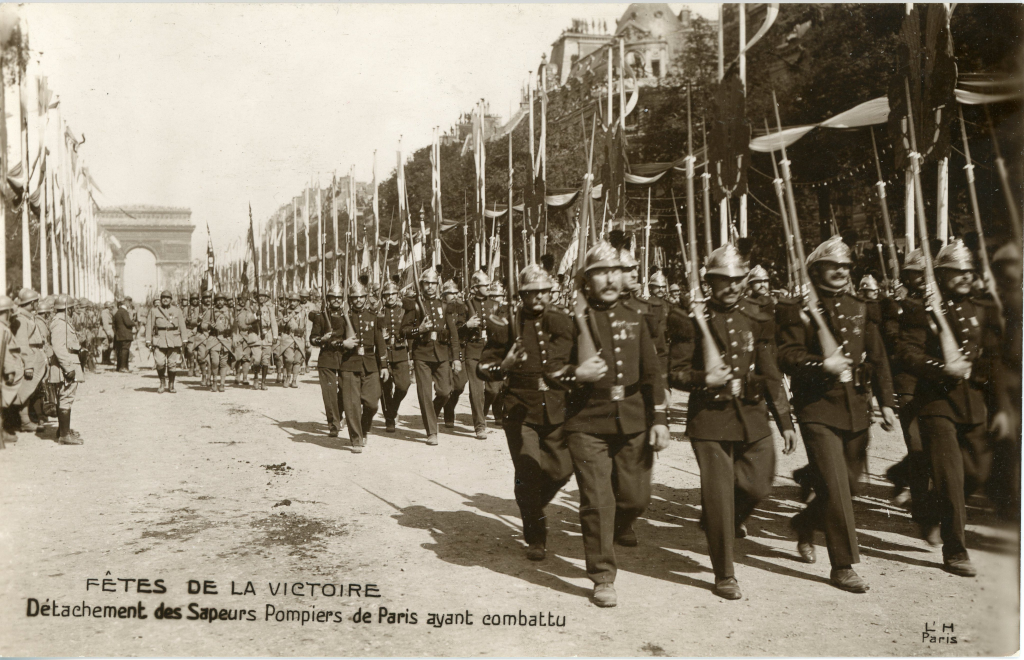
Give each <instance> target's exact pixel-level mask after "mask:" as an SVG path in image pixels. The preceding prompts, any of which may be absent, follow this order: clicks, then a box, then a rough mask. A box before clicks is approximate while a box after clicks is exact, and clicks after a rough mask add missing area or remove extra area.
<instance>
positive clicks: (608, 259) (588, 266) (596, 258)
mask: <svg viewBox="0 0 1024 660" xmlns="http://www.w3.org/2000/svg"><path fill="white" fill-rule="evenodd" d="M621 267H622V262H621V261H619V251H618V250H616V249H615V248H613V247H612V244H611V243H609V242H608V241H605V240H601V241H599V242H598V243H597V245H595V246H594V247H592V248H590V249H589V250H587V256H586V257H585V258H584V261H583V272H585V273H586V272H590V271H591V270H593V269H595V268H621Z"/></svg>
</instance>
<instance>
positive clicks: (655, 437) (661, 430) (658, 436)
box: [647, 424, 672, 451]
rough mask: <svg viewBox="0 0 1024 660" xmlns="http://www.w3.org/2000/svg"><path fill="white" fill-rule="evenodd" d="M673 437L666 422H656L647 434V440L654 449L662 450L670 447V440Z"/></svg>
mask: <svg viewBox="0 0 1024 660" xmlns="http://www.w3.org/2000/svg"><path fill="white" fill-rule="evenodd" d="M671 439H672V436H671V434H669V432H668V427H667V426H665V425H664V424H655V425H654V426H652V427H651V430H650V432H649V433H648V434H647V442H648V443H649V444H650V445H651V449H653V450H654V451H661V450H662V449H665V448H666V447H668V442H669V440H671Z"/></svg>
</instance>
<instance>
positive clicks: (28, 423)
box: [18, 406, 39, 433]
mask: <svg viewBox="0 0 1024 660" xmlns="http://www.w3.org/2000/svg"><path fill="white" fill-rule="evenodd" d="M18 416H19V417H21V429H20V430H21V431H24V432H25V433H33V432H35V431H37V430H38V429H39V426H38V425H37V424H36V423H35V422H33V421H32V418H31V417H29V410H28V406H22V408H21V410H19V411H18Z"/></svg>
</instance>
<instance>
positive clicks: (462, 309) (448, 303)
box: [441, 280, 469, 429]
mask: <svg viewBox="0 0 1024 660" xmlns="http://www.w3.org/2000/svg"><path fill="white" fill-rule="evenodd" d="M441 293H442V295H443V296H444V305H445V307H444V311H445V313H446V314H448V315H449V316H451V317H452V318H453V319H454V320H455V328H456V329H457V330H458V334H459V336H458V345H459V353H458V355H452V360H453V361H454V360H461V361H462V362H463V364H466V358H465V354H466V339H465V337H466V333H465V329H466V321H467V320H468V317H469V314H468V312H467V307H466V304H465V303H463V302H462V301H461V300H459V285H458V284H456V283H455V280H448V281H447V282H445V283H444V288H443V289H442V290H441ZM468 371H469V369H468V367H467V368H466V369H460V370H459V371H458V372H454V371H453V373H452V393H451V395H449V396H448V400H447V401H445V404H444V426H445V428H448V429H453V428H455V406H457V405H458V404H459V397H460V396H462V393H463V392H464V391H465V390H466V383H467V382H468V380H469V376H468V375H467V372H468Z"/></svg>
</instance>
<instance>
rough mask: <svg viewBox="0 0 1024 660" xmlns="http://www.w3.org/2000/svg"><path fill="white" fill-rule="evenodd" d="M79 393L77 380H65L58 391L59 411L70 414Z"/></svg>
mask: <svg viewBox="0 0 1024 660" xmlns="http://www.w3.org/2000/svg"><path fill="white" fill-rule="evenodd" d="M77 393H78V381H77V380H64V381H62V382H61V384H60V388H59V389H58V391H57V410H63V411H65V412H68V411H70V410H71V404H73V403H74V402H75V395H76V394H77Z"/></svg>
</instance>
